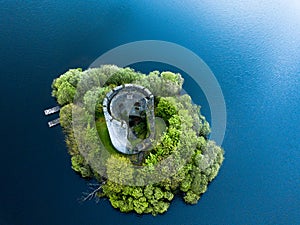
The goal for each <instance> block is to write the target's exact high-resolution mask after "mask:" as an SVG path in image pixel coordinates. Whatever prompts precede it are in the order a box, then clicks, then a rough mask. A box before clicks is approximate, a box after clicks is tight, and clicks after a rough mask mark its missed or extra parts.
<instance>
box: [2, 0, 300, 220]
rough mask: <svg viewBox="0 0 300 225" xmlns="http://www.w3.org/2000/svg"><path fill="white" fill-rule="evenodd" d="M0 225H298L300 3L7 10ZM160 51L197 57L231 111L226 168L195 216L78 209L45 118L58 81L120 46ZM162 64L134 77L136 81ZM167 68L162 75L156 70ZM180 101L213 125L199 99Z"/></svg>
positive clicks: (23, 4)
mask: <svg viewBox="0 0 300 225" xmlns="http://www.w3.org/2000/svg"><path fill="white" fill-rule="evenodd" d="M0 6H1V7H0V65H1V76H0V78H1V89H0V92H1V95H0V96H1V97H0V103H1V104H0V105H1V118H2V121H1V129H0V130H1V157H0V167H1V173H0V181H1V185H0V224H1V225H26V224H30V225H35V224H37V225H38V224H44V225H48V224H49V225H56V224H66V225H73V224H74V225H77V224H81V225H82V224H87V225H94V224H99V225H102V224H103V225H117V224H123V225H129V224H137V225H152V224H155V225H156V224H157V225H200V224H284V225H287V224H300V189H299V187H300V152H299V150H300V113H299V112H300V91H299V88H300V3H299V1H297V0H287V1H279V0H272V1H271V0H260V1H258V0H254V1H250V0H245V1H244V0H243V1H242V0H237V1H225V0H220V1H210V0H202V1H196V0H190V1H172V0H165V1H161V2H159V1H144V0H140V1H138V0H136V1H133V0H132V1H131V0H129V1H121V0H119V1H117V0H109V1H108V0H102V1H99V0H93V1H78V0H74V1H38V2H37V1H29V0H28V1H15V0H11V1H9V0H6V1H4V0H0ZM138 40H164V41H169V42H174V43H177V44H179V45H182V46H184V47H186V48H188V49H190V50H192V51H194V52H195V53H196V54H198V55H199V56H200V57H201V58H202V59H203V60H204V61H205V62H206V63H207V64H208V66H209V67H210V68H211V70H212V71H213V72H214V74H215V76H216V78H217V79H218V82H219V83H220V86H221V88H222V91H223V94H224V98H225V101H226V107H227V120H228V121H227V128H226V135H225V139H224V142H223V147H224V149H225V150H226V160H225V161H224V164H223V167H222V169H221V171H220V173H219V176H218V177H217V179H216V180H214V181H213V182H212V184H211V185H210V186H209V189H208V191H207V192H206V193H205V194H204V195H203V196H202V199H201V200H200V202H199V203H198V204H197V205H195V206H187V205H185V204H184V203H183V202H182V200H181V199H179V198H177V199H175V201H173V203H172V205H171V207H170V209H169V211H168V212H167V213H166V214H164V215H160V216H157V217H152V216H150V215H147V216H137V215H135V214H122V213H119V212H118V211H117V210H114V209H113V208H112V207H111V206H110V204H109V202H108V201H107V200H101V201H100V202H99V203H98V204H96V203H94V202H92V201H91V202H86V203H83V204H81V203H79V202H78V198H79V197H80V196H81V193H82V192H83V191H86V189H87V187H86V182H85V181H84V180H82V179H81V178H80V177H79V176H77V175H76V174H75V173H74V172H73V171H72V170H71V168H70V160H69V156H68V154H67V151H66V147H65V144H64V137H63V134H62V132H61V128H60V127H55V128H52V129H49V128H48V127H47V121H48V120H49V119H51V118H55V116H52V117H51V118H46V117H45V116H44V115H43V109H44V108H46V107H48V106H52V105H55V101H54V99H52V98H51V97H50V91H51V89H50V85H51V82H52V80H53V78H55V77H57V76H58V75H60V74H62V73H63V72H65V71H66V70H67V69H68V68H77V67H83V68H87V67H88V66H89V65H90V63H92V62H93V61H94V60H95V59H96V58H97V57H98V56H100V55H101V54H102V53H104V52H106V51H107V50H109V49H111V48H114V47H116V46H118V45H120V44H125V43H128V42H131V41H138ZM155 65H156V64H151V63H150V64H149V63H148V64H144V65H142V64H141V65H136V68H138V69H139V70H141V71H148V70H151V69H152V67H155ZM158 67H160V68H165V67H164V66H163V65H158ZM186 81H187V82H186V84H185V89H186V90H187V92H189V93H190V94H191V95H192V97H193V100H194V101H195V102H196V103H199V104H201V105H202V112H203V114H205V116H206V117H207V118H208V119H209V120H210V110H209V107H208V104H207V101H206V99H205V97H204V95H203V93H202V92H201V90H200V88H199V87H198V86H197V85H196V84H195V83H194V82H193V81H192V80H191V79H190V78H188V77H186Z"/></svg>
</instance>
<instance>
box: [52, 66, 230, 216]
mask: <svg viewBox="0 0 300 225" xmlns="http://www.w3.org/2000/svg"><path fill="white" fill-rule="evenodd" d="M87 73H88V74H89V77H90V79H93V83H97V84H98V85H97V86H94V87H93V88H92V89H90V90H88V91H85V90H84V88H82V86H84V85H85V83H84V82H86V85H87V86H88V82H90V81H89V80H88V79H87V80H86V81H85V80H84V77H85V76H86V74H87ZM183 81H184V80H183V78H182V77H181V75H180V74H178V73H172V72H161V73H160V72H158V71H153V72H150V73H149V74H148V75H145V74H142V73H139V72H136V71H134V70H133V69H131V68H119V67H117V66H114V65H104V66H101V67H100V68H93V69H88V70H85V71H82V69H71V70H69V71H67V72H66V73H64V74H62V75H61V76H60V77H58V78H56V79H55V80H54V81H53V84H52V89H53V91H52V95H53V97H55V98H56V100H57V102H58V104H59V105H60V106H61V110H60V124H61V127H62V128H63V131H64V134H65V141H66V144H67V147H68V152H69V154H70V156H71V165H72V169H73V170H74V171H76V172H77V173H78V174H80V175H81V176H82V177H83V178H86V179H91V180H93V179H94V180H96V181H97V182H98V184H99V185H98V186H97V187H95V189H94V190H93V191H92V192H90V193H89V194H88V195H87V196H86V198H85V199H88V198H90V197H94V198H101V197H105V198H108V199H109V201H110V203H111V205H112V206H113V207H114V208H116V209H119V210H120V211H121V212H131V211H134V212H136V213H138V214H143V213H151V214H153V215H157V214H160V213H164V212H166V211H167V209H168V208H169V206H170V203H171V201H172V199H173V198H174V196H175V195H177V196H182V197H183V199H184V201H185V202H186V203H188V204H196V203H197V202H198V200H199V199H200V197H201V195H202V194H203V193H204V192H205V191H206V190H207V187H208V184H209V182H211V181H212V180H213V179H214V178H215V177H216V175H217V174H218V171H219V169H220V166H221V164H222V162H223V159H224V151H223V149H222V148H221V147H219V146H217V145H216V144H215V142H213V141H211V140H209V139H208V135H209V133H210V127H209V123H208V122H207V121H206V119H205V117H204V116H203V115H201V113H200V107H199V106H197V105H195V104H193V103H192V100H191V97H190V96H189V95H187V94H184V95H181V94H180V93H181V90H182V85H183ZM79 82H81V85H80V86H81V87H80V86H79V85H78V84H79ZM122 84H137V85H141V86H143V87H145V88H147V89H149V90H150V91H151V93H152V94H153V95H154V96H155V100H154V113H155V116H156V117H158V118H161V119H162V120H163V122H164V123H165V126H162V124H161V123H160V122H161V121H159V120H156V124H155V129H156V133H157V134H156V138H155V139H156V140H155V141H154V144H153V149H152V150H150V151H149V152H147V154H144V156H143V159H142V160H141V161H137V160H136V159H135V158H134V157H133V156H127V155H124V154H121V153H119V152H118V151H116V149H114V147H113V145H112V144H111V141H110V138H109V133H108V129H107V126H106V122H105V118H104V115H103V106H102V103H103V100H104V98H105V96H106V94H107V93H108V92H109V91H111V90H112V89H113V88H115V87H116V86H119V85H122ZM75 96H80V97H79V98H81V100H82V103H83V104H81V105H78V104H76V103H74V98H75ZM93 102H96V104H92V103H93ZM74 108H77V109H80V110H83V111H84V117H83V118H82V120H83V121H85V123H84V124H85V126H84V127H83V128H82V129H80V130H79V131H76V132H79V133H80V134H81V135H80V137H81V138H82V139H83V140H84V141H86V142H88V143H91V142H93V140H95V139H97V138H100V140H101V142H102V144H103V145H102V146H95V148H94V149H93V148H92V149H90V150H89V152H88V155H89V157H90V158H91V157H93V155H96V154H97V152H98V151H99V148H101V150H102V151H107V152H109V153H110V155H109V157H108V158H106V159H105V162H103V161H101V160H103V159H99V160H100V161H101V163H104V164H105V165H106V166H105V170H106V171H104V174H105V175H106V176H105V177H104V176H103V175H101V174H100V173H99V171H97V170H96V169H95V168H94V167H93V166H91V165H90V163H89V160H87V157H86V154H84V152H82V151H80V150H79V147H78V142H77V140H76V138H75V134H74V126H73V121H72V110H74ZM91 120H95V121H94V122H95V124H96V126H92V125H91ZM144 127H145V126H144V125H141V126H140V127H137V128H135V129H137V133H139V134H140V135H141V136H143V135H145V134H144V133H143V129H144ZM95 134H96V136H95ZM170 155H173V156H175V157H174V159H175V162H174V166H176V165H182V159H183V158H184V159H186V161H184V165H183V166H181V167H179V168H178V170H176V173H174V174H172V175H171V176H169V177H166V178H163V179H161V180H160V181H159V182H157V183H148V184H146V185H128V182H127V180H128V179H135V177H137V176H136V174H135V173H134V172H133V171H132V169H131V167H128V165H131V164H137V163H138V165H139V166H141V167H143V168H145V170H151V168H153V167H154V166H155V165H157V164H158V163H160V162H161V161H163V160H165V159H166V158H167V157H169V156H170ZM124 168H128V169H124ZM168 169H169V168H168V167H166V168H163V170H165V172H166V173H168V171H167V170H168ZM120 170H122V171H123V172H122V173H121V175H120V173H118V171H120ZM170 174H171V173H170ZM157 176H159V174H158V175H157ZM116 177H117V179H116ZM138 177H139V178H138V179H141V180H142V179H148V178H146V177H144V178H143V173H142V172H141V174H139V176H138ZM137 182H138V181H137ZM140 183H143V182H140Z"/></svg>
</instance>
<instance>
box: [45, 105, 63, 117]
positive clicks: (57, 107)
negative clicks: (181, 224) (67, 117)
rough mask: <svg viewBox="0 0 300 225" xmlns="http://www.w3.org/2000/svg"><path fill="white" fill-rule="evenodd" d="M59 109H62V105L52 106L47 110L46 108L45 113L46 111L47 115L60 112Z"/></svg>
mask: <svg viewBox="0 0 300 225" xmlns="http://www.w3.org/2000/svg"><path fill="white" fill-rule="evenodd" d="M59 110H60V107H59V106H55V107H52V108H50V109H45V110H44V113H45V115H46V116H47V115H50V114H53V113H56V112H58V111H59Z"/></svg>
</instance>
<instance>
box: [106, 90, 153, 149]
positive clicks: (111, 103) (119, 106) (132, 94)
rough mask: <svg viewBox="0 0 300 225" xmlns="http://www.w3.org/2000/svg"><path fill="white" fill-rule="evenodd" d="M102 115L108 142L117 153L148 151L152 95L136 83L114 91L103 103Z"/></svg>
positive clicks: (151, 133)
mask: <svg viewBox="0 0 300 225" xmlns="http://www.w3.org/2000/svg"><path fill="white" fill-rule="evenodd" d="M103 112H104V116H105V120H106V124H107V128H108V132H109V136H110V139H111V142H112V144H113V146H114V147H115V148H116V149H117V150H118V151H119V152H121V153H124V154H137V153H140V152H143V151H147V150H149V149H151V146H152V142H153V140H154V138H155V117H154V96H153V95H152V93H151V92H150V91H149V90H148V89H147V88H144V87H142V86H139V85H135V84H125V85H121V86H118V87H116V88H114V89H113V90H112V91H110V92H109V93H107V95H106V97H105V99H104V101H103ZM141 133H142V134H143V135H141Z"/></svg>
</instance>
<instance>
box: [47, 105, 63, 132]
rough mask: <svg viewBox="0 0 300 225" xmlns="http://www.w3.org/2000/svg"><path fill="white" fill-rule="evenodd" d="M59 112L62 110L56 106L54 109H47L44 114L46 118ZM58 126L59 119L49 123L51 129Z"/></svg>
mask: <svg viewBox="0 0 300 225" xmlns="http://www.w3.org/2000/svg"><path fill="white" fill-rule="evenodd" d="M59 110H60V107H59V106H54V107H52V108H50V109H45V110H44V113H45V115H46V116H48V115H51V114H53V113H56V112H58V111H59ZM58 124H59V118H57V119H55V120H52V121H50V122H48V126H49V127H54V126H55V125H58Z"/></svg>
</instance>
